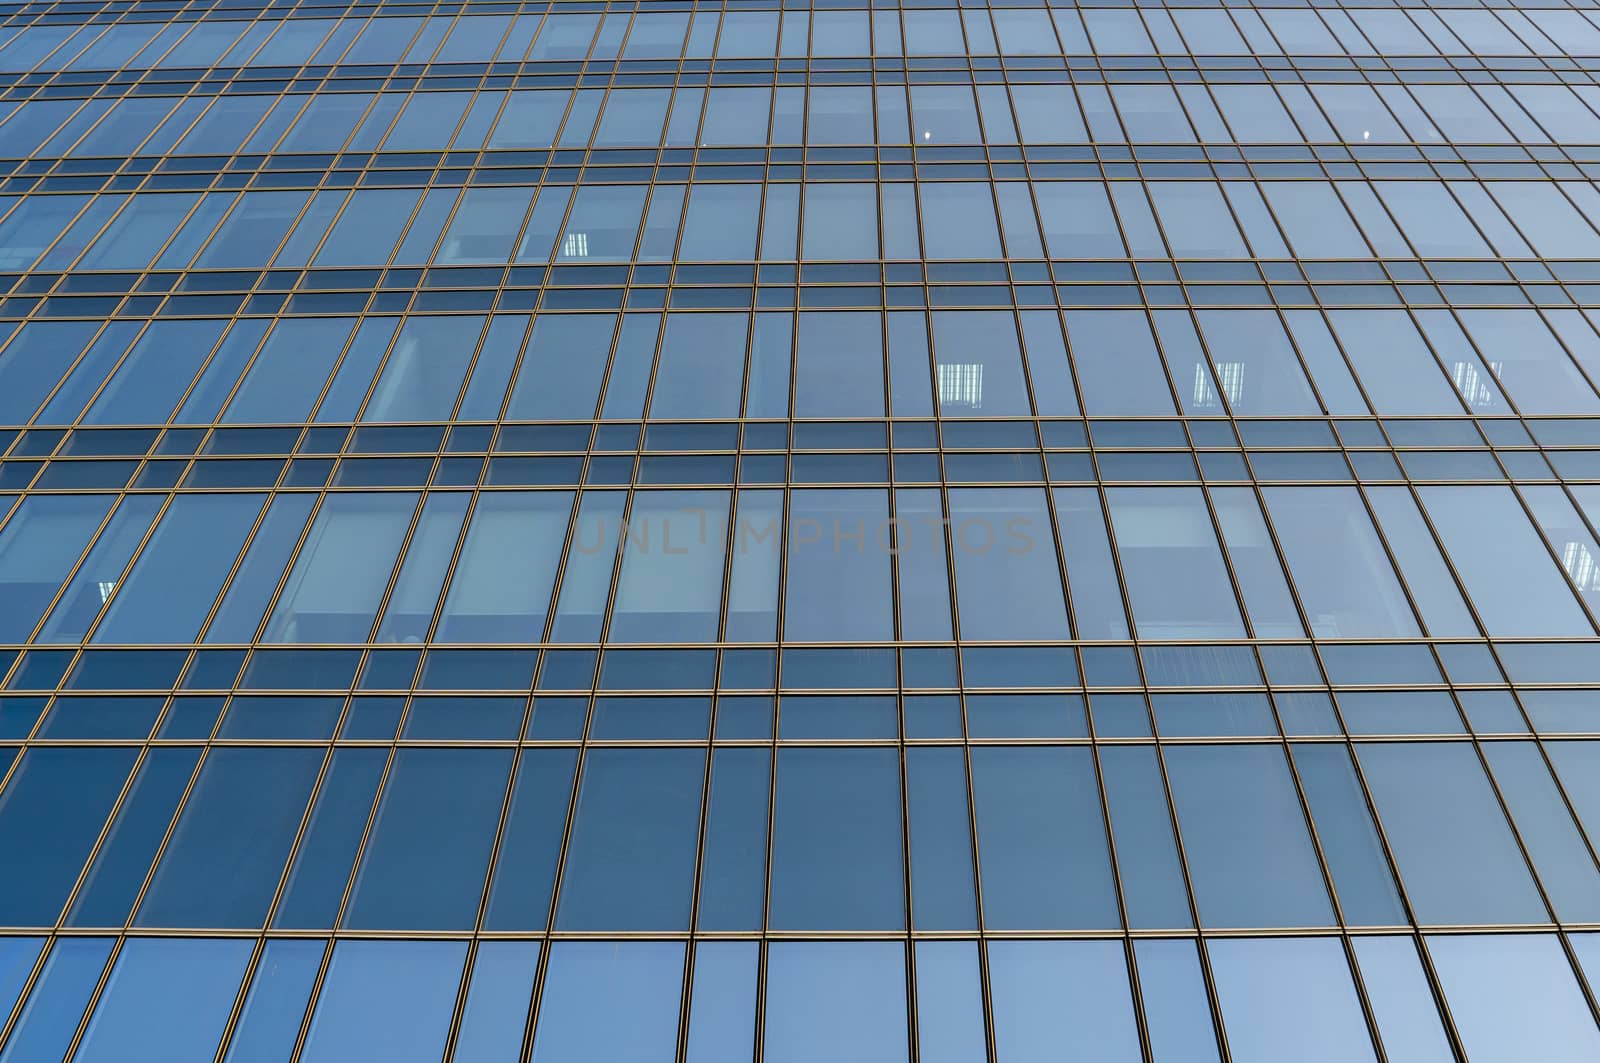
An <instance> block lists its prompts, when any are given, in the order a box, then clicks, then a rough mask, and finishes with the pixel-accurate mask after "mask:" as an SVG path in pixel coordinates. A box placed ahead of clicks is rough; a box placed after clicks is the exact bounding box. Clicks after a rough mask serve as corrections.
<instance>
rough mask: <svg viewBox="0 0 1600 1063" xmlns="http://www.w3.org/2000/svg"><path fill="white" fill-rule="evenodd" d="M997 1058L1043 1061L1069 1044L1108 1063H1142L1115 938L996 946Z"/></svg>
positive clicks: (992, 971) (992, 966)
mask: <svg viewBox="0 0 1600 1063" xmlns="http://www.w3.org/2000/svg"><path fill="white" fill-rule="evenodd" d="M989 993H990V997H991V999H992V1001H993V1011H994V1037H995V1053H996V1055H997V1056H998V1058H1000V1059H1004V1060H1007V1061H1011V1060H1016V1061H1018V1063H1036V1061H1037V1063H1044V1061H1045V1060H1048V1059H1050V1058H1052V1057H1054V1056H1056V1055H1058V1053H1059V1052H1060V1050H1061V1047H1062V1046H1063V1045H1071V1046H1072V1047H1073V1051H1076V1052H1081V1053H1083V1054H1084V1055H1085V1056H1087V1057H1088V1058H1091V1059H1096V1060H1104V1061H1106V1063H1136V1061H1138V1060H1139V1059H1140V1052H1139V1033H1138V1029H1137V1027H1136V1026H1135V1024H1134V1016H1133V1001H1132V999H1131V997H1130V994H1129V986H1128V968H1127V964H1126V961H1125V960H1124V958H1123V952H1122V944H1121V942H1116V941H991V942H990V943H989Z"/></svg>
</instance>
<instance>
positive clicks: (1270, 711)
mask: <svg viewBox="0 0 1600 1063" xmlns="http://www.w3.org/2000/svg"><path fill="white" fill-rule="evenodd" d="M1230 648H1231V649H1233V650H1235V651H1240V648H1239V647H1230ZM137 652H144V651H121V650H119V651H112V652H110V656H111V657H112V659H113V660H116V661H117V662H118V663H130V662H129V658H130V656H131V655H132V654H134V653H137ZM155 652H157V653H161V652H166V651H155ZM313 652H314V651H313ZM375 652H377V653H380V654H387V653H388V652H389V651H375ZM624 652H626V651H624ZM734 652H738V651H734ZM805 652H806V651H805V650H801V649H790V650H788V651H786V652H785V660H786V662H787V661H788V660H789V659H795V660H798V661H800V662H801V663H800V664H797V665H796V666H795V667H794V668H793V669H791V670H792V671H794V672H796V673H797V675H796V678H795V680H794V681H795V682H804V681H805V679H807V678H812V679H816V678H818V677H817V676H814V675H806V674H798V673H805V672H807V671H808V670H809V669H808V667H807V664H806V663H805V661H806V658H804V657H802V656H801V654H803V653H805ZM272 653H273V651H270V650H267V651H263V654H264V655H267V656H270V655H271V654H272ZM850 655H851V654H850V653H849V651H827V650H813V651H812V652H811V657H812V658H815V659H816V660H819V661H824V662H826V661H827V660H830V659H831V660H835V661H837V660H839V659H842V658H845V657H848V656H850ZM99 656H100V657H101V658H102V660H103V659H104V658H105V657H106V656H107V651H100V653H99ZM237 656H242V654H241V655H237ZM346 656H353V655H349V654H346ZM872 656H875V657H877V658H881V659H883V660H884V661H887V662H888V663H890V664H891V665H892V663H893V655H892V652H885V651H878V652H877V653H876V654H874V655H872ZM1090 656H1091V658H1092V657H1093V654H1092V653H1091V654H1090ZM1360 656H1370V655H1368V654H1361V655H1360ZM1378 656H1380V657H1381V656H1383V655H1378ZM1391 656H1393V655H1391ZM93 657H94V653H93V652H91V654H90V656H88V657H86V658H84V660H85V661H88V660H91V659H93ZM496 657H499V658H503V660H499V661H494V660H493V659H494V658H496ZM769 657H770V654H769ZM457 658H459V660H458V659H457ZM259 659H260V658H258V660H259ZM416 659H417V655H416V654H415V653H413V654H411V655H409V656H408V657H406V658H405V660H406V661H409V662H411V663H412V665H413V671H414V670H415V661H416ZM536 660H537V655H536V654H534V653H532V652H530V651H474V650H436V651H434V652H433V653H432V654H431V655H430V656H429V658H428V664H427V667H426V669H425V670H424V672H423V674H422V678H421V679H420V680H419V681H420V682H422V683H425V684H426V683H448V682H449V681H452V680H453V681H455V682H459V683H465V682H488V683H501V682H505V683H510V682H515V681H516V680H517V679H521V680H522V681H523V683H524V685H526V684H527V683H531V682H532V671H531V669H532V666H533V664H534V663H535V662H536ZM107 663H109V662H107ZM513 663H515V664H517V665H518V666H519V668H520V670H521V673H522V674H521V675H519V676H511V675H496V676H493V677H492V678H489V679H479V678H478V677H476V676H463V675H460V674H456V668H455V666H460V668H461V669H467V668H470V667H471V666H472V665H473V664H484V665H487V666H490V667H493V666H496V665H498V666H500V667H502V668H505V669H509V667H510V666H511V665H512V664H513ZM1428 663H1431V662H1428ZM436 665H441V667H436ZM97 667H98V666H90V665H80V666H79V668H78V669H76V670H74V672H73V673H72V677H71V679H69V680H68V682H69V683H76V682H78V681H79V675H80V673H84V672H85V671H86V670H87V671H88V672H93V671H96V669H97ZM610 667H611V666H610V663H609V662H608V665H607V668H608V670H609V669H610ZM255 670H256V669H255V668H254V667H252V668H251V669H250V670H247V672H246V674H245V677H244V679H243V680H242V681H243V682H245V683H247V684H248V683H250V682H251V681H252V679H253V672H254V671H255ZM19 674H20V673H19ZM788 674H789V673H788V672H787V671H786V673H785V675H786V681H787V679H788ZM100 678H106V679H109V681H111V682H113V683H121V684H134V683H136V682H138V677H135V676H126V677H123V676H114V677H100ZM396 678H400V679H401V681H403V682H410V681H411V679H410V677H403V678H402V677H396ZM912 678H913V677H908V678H907V683H908V685H909V684H910V682H911V679H912ZM1060 678H1062V679H1063V680H1065V679H1067V678H1069V677H1067V676H1062V677H1060ZM1117 678H1124V679H1126V678H1129V677H1126V676H1123V677H1117ZM1131 678H1133V679H1135V680H1137V679H1138V676H1137V675H1134V676H1132V677H1131ZM887 679H888V681H889V682H893V677H892V676H890V677H887ZM328 681H329V682H330V683H331V682H333V680H332V679H331V678H330V679H329V680H328ZM1594 696H1595V691H1594V690H1592V689H1588V690H1538V689H1530V690H1523V691H1521V692H1520V697H1521V704H1520V707H1519V703H1518V701H1517V699H1516V698H1514V697H1513V696H1512V694H1511V692H1510V691H1508V690H1497V689H1487V690H1476V689H1475V690H1464V691H1461V692H1459V693H1458V694H1457V695H1456V699H1455V700H1452V698H1451V696H1450V694H1448V693H1446V692H1445V691H1442V690H1340V691H1338V692H1337V694H1336V697H1330V696H1329V694H1328V693H1327V692H1326V691H1321V690H1305V689H1296V690H1293V691H1277V692H1276V693H1274V695H1273V696H1272V699H1271V700H1268V697H1267V695H1266V694H1264V693H1260V692H1254V691H1229V692H1212V693H1194V692H1186V693H1173V692H1170V691H1165V690H1162V691H1156V692H1153V693H1151V694H1150V704H1149V707H1148V708H1147V707H1146V703H1145V698H1144V695H1142V694H1129V693H1101V692H1098V691H1097V692H1095V693H1094V694H1092V695H1091V696H1090V697H1089V698H1088V700H1087V702H1086V701H1085V699H1084V697H1083V696H1082V695H1080V694H1075V693H1071V694H1039V693H1027V694H1016V693H980V692H969V693H968V694H967V695H966V696H965V699H964V701H965V709H964V710H963V699H961V698H958V697H957V696H956V695H954V694H906V695H905V696H904V698H903V700H900V701H898V702H897V699H896V697H895V696H894V695H892V694H883V693H881V692H878V693H855V694H806V695H793V694H785V695H784V696H783V697H782V698H781V699H780V700H779V702H778V704H779V717H778V718H779V721H780V723H779V725H778V727H777V729H776V739H777V741H778V742H779V743H780V744H784V745H788V744H797V743H798V744H816V743H818V742H828V743H836V744H842V743H850V744H858V743H869V744H874V745H881V744H883V743H885V742H895V741H897V740H899V738H900V736H901V735H903V736H904V737H905V740H907V741H910V742H937V743H941V744H946V743H949V742H958V741H962V740H966V741H970V742H972V743H974V744H991V743H997V742H1003V743H1006V744H1008V745H1011V744H1016V743H1018V742H1033V743H1040V742H1045V743H1059V742H1062V741H1071V740H1083V741H1086V740H1088V738H1089V721H1090V719H1092V720H1093V726H1094V735H1095V739H1096V740H1097V741H1100V742H1107V741H1109V742H1113V743H1115V742H1121V741H1140V740H1148V739H1150V738H1152V737H1154V736H1155V735H1156V733H1157V732H1159V735H1160V737H1161V739H1162V740H1163V741H1166V742H1169V743H1172V742H1185V741H1212V740H1216V739H1219V738H1227V739H1241V738H1257V739H1267V740H1278V739H1279V738H1280V736H1287V737H1289V738H1291V739H1293V738H1300V739H1304V738H1322V737H1329V736H1332V737H1339V736H1341V735H1349V736H1351V737H1355V738H1394V737H1428V738H1433V737H1447V736H1462V737H1465V736H1466V735H1468V734H1469V733H1471V734H1475V735H1479V736H1483V737H1494V738H1503V737H1505V736H1511V735H1527V734H1529V733H1530V732H1531V733H1535V734H1538V735H1541V736H1543V737H1546V738H1552V737H1567V736H1573V735H1594V734H1595V733H1596V732H1597V731H1600V714H1597V713H1596V712H1595V711H1594V708H1593V701H1594ZM225 701H228V699H226V698H224V697H222V696H203V695H184V696H180V697H178V698H176V699H174V700H173V701H172V702H171V704H170V706H169V705H168V704H167V699H166V696H165V695H161V694H157V695H147V696H141V695H133V694H110V695H99V694H74V695H71V696H66V697H59V698H56V699H55V700H54V702H53V703H50V704H49V707H48V708H46V704H47V702H50V699H49V697H48V696H45V695H8V696H6V697H4V698H3V699H0V738H3V739H5V740H7V741H27V740H31V741H33V742H35V743H48V744H51V745H54V744H58V743H63V742H71V743H81V742H96V743H99V742H143V741H147V740H151V739H154V740H155V741H157V742H160V743H194V742H205V741H208V740H209V741H213V742H224V743H226V742H232V743H262V742H273V743H282V742H293V743H302V744H303V743H319V744H322V743H327V742H331V741H333V740H334V739H335V737H336V736H337V739H338V741H339V742H341V743H347V742H381V743H392V742H395V741H396V740H397V739H398V740H400V741H404V742H408V743H422V744H428V743H435V744H436V743H439V742H468V743H472V744H474V745H488V744H505V743H515V742H518V741H522V742H528V743H541V744H544V743H562V744H570V743H573V742H578V741H580V740H587V741H589V742H591V743H607V744H613V745H616V744H628V745H638V744H640V743H671V744H675V745H683V744H688V743H695V744H700V745H703V744H705V743H706V742H707V741H708V739H709V738H710V737H711V734H712V732H711V698H710V696H709V695H682V694H672V695H663V696H652V697H638V696H619V695H600V696H599V697H598V698H597V699H596V701H595V706H594V717H593V721H592V722H591V723H590V724H589V725H588V727H587V729H586V727H585V713H586V711H587V706H588V700H587V698H586V697H584V696H578V697H550V696H546V695H544V694H540V695H539V696H538V697H537V698H536V699H535V702H534V710H533V714H532V716H531V717H529V718H528V720H527V723H526V725H524V717H525V713H526V710H527V698H526V697H525V696H522V695H516V696H494V697H491V696H486V695H481V694H475V695H472V696H463V695H443V694H430V695H427V696H423V697H419V698H414V699H412V701H411V702H410V705H409V707H408V706H407V700H406V698H405V696H404V695H362V696H358V697H356V698H355V699H354V700H352V701H351V702H350V705H349V708H348V710H346V709H345V698H344V695H342V694H339V695H328V696H315V695H311V694H305V693H302V694H295V695H261V694H240V695H236V696H234V697H233V698H232V700H231V701H228V707H227V709H226V711H224V709H223V704H224V702H225ZM897 704H898V705H900V708H899V709H898V710H897ZM1335 704H1337V711H1336V710H1335ZM1458 706H1459V707H1458ZM773 707H774V701H773V698H772V697H771V696H759V695H730V694H724V695H723V696H722V697H721V698H720V699H719V701H718V703H717V716H716V721H717V722H716V729H715V737H716V740H717V742H718V743H719V744H723V743H729V742H737V743H744V744H748V743H762V744H767V743H771V742H772V741H773V739H774V728H773V724H772V719H773ZM163 709H165V712H163ZM1524 711H1525V712H1526V715H1525V716H1524ZM902 712H903V716H902V715H901V713H902ZM219 717H220V718H221V721H222V722H221V725H220V726H219V725H218V719H219ZM402 720H403V721H404V722H403V723H402Z"/></svg>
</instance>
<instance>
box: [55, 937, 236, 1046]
mask: <svg viewBox="0 0 1600 1063" xmlns="http://www.w3.org/2000/svg"><path fill="white" fill-rule="evenodd" d="M250 950H251V943H250V942H249V941H246V940H243V939H237V938H133V939H131V940H129V941H127V942H126V943H125V944H124V945H123V946H122V951H121V952H120V953H118V954H117V963H116V966H115V967H113V968H112V969H111V977H110V978H109V979H107V981H106V987H105V989H104V990H102V991H101V994H100V1002H99V1004H97V1005H96V1006H95V1009H94V1015H93V1017H92V1018H90V1020H89V1027H88V1029H86V1030H85V1031H84V1034H83V1042H82V1043H81V1044H80V1045H79V1046H78V1051H77V1054H76V1055H75V1056H74V1057H73V1058H75V1059H80V1060H88V1061H93V1060H103V1061H106V1063H112V1061H116V1063H129V1061H134V1060H151V1061H152V1063H153V1061H155V1060H170V1061H173V1063H177V1061H193V1063H207V1061H209V1060H211V1059H212V1058H214V1057H215V1056H216V1052H217V1045H218V1042H220V1041H221V1040H222V1031H223V1030H224V1028H226V1026H227V1024H228V1015H229V1013H230V1012H231V1011H232V1009H233V997H234V994H235V993H237V992H238V990H239V983H240V982H241V981H242V980H243V978H244V972H245V967H246V966H247V965H248V964H249V962H250Z"/></svg>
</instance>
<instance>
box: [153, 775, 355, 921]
mask: <svg viewBox="0 0 1600 1063" xmlns="http://www.w3.org/2000/svg"><path fill="white" fill-rule="evenodd" d="M322 760H323V755H322V752H321V751H320V750H314V749H287V748H284V749H239V748H219V749H214V750H212V752H211V755H210V756H208V757H207V758H206V762H205V765H204V766H203V767H202V768H201V770H200V777H199V779H198V780H197V781H196V782H195V786H194V790H193V791H192V792H191V793H190V795H189V799H188V801H187V802H185V804H184V809H183V814H182V816H180V817H179V819H178V823H177V826H176V827H175V828H174V829H173V834H172V838H171V839H170V840H169V841H168V842H167V847H166V850H165V852H164V854H163V856H162V858H161V863H160V864H159V865H158V866H157V868H156V874H155V878H154V879H152V880H151V883H150V887H149V890H148V891H147V892H146V894H145V898H144V902H143V904H142V905H141V906H140V909H139V917H138V923H139V925H140V926H173V927H177V926H205V927H240V928H249V927H259V926H261V925H262V924H263V923H264V922H265V921H266V918H267V908H268V906H269V905H271V903H272V897H273V894H274V893H275V892H276V891H277V888H278V879H279V878H280V877H281V876H282V875H283V869H284V864H285V863H286V862H287V860H288V858H289V848H290V846H291V845H292V844H293V843H294V838H295V833H296V832H297V831H298V830H299V828H300V819H301V817H302V816H303V815H304V814H305V810H306V803H307V802H308V801H309V800H310V797H311V788H312V785H313V784H314V783H315V782H316V778H317V772H318V771H319V769H320V768H321V766H322Z"/></svg>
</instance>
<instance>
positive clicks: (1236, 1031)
mask: <svg viewBox="0 0 1600 1063" xmlns="http://www.w3.org/2000/svg"><path fill="white" fill-rule="evenodd" d="M1207 952H1209V953H1210V955H1211V973H1212V977H1213V978H1214V979H1215V981H1216V986H1217V1000H1218V1003H1219V1004H1220V1005H1221V1006H1222V1021H1223V1024H1224V1025H1225V1026H1226V1027H1227V1031H1228V1049H1229V1051H1230V1054H1231V1056H1232V1058H1233V1059H1234V1060H1235V1063H1277V1061H1280V1060H1284V1059H1296V1060H1304V1061H1306V1063H1356V1061H1358V1060H1375V1059H1376V1058H1377V1057H1376V1056H1375V1055H1374V1054H1373V1051H1372V1039H1371V1038H1370V1037H1369V1036H1368V1034H1367V1024H1366V1021H1365V1020H1364V1019H1363V1017H1362V1014H1361V1005H1360V1003H1359V1002H1358V1001H1357V999H1356V992H1355V987H1354V986H1353V985H1352V984H1351V982H1350V968H1349V967H1348V966H1347V965H1346V963H1345V959H1344V951H1343V950H1342V949H1341V948H1340V947H1339V943H1338V941H1337V939H1334V938H1321V937H1315V938H1257V939H1254V940H1251V939H1248V938H1238V939H1233V940H1227V939H1223V940H1213V941H1211V942H1210V943H1209V944H1208V946H1207ZM1474 1063H1476V1060H1474Z"/></svg>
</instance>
